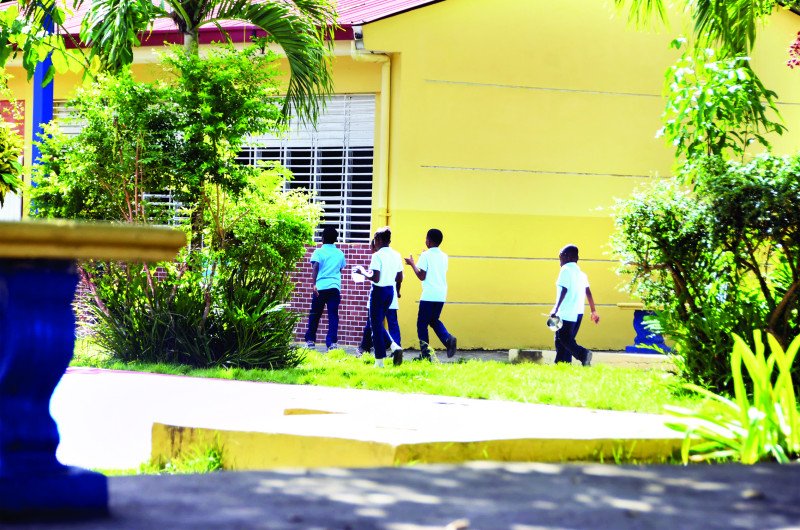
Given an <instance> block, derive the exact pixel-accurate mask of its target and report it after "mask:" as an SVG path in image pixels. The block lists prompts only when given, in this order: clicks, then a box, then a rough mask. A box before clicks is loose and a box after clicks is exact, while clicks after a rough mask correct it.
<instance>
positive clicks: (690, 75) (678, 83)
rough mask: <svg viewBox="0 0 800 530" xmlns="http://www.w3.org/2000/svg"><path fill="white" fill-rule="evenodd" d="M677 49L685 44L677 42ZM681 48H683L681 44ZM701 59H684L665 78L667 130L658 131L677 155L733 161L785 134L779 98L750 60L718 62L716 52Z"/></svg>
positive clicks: (701, 53) (710, 50)
mask: <svg viewBox="0 0 800 530" xmlns="http://www.w3.org/2000/svg"><path fill="white" fill-rule="evenodd" d="M675 42H676V43H678V42H680V41H675ZM678 46H680V44H678ZM698 54H699V55H698V56H697V57H693V56H692V55H689V54H684V55H683V56H682V57H681V58H680V59H679V60H678V62H677V63H676V64H675V65H674V66H672V67H670V68H669V69H668V70H667V73H666V86H665V91H666V92H667V94H668V99H669V101H668V104H667V109H666V112H665V114H664V120H665V125H664V127H663V128H662V129H661V131H659V135H664V136H666V138H667V139H668V140H669V141H670V142H671V143H672V145H674V146H675V155H676V157H680V156H682V155H685V156H686V157H687V158H690V159H691V158H692V157H695V156H698V155H734V156H737V157H741V156H743V155H744V152H745V149H747V147H748V146H749V145H750V144H752V143H754V142H758V143H759V144H761V145H762V146H765V147H768V146H769V142H768V140H767V138H766V135H767V134H769V133H776V134H782V133H783V131H785V130H786V128H785V127H784V126H783V125H781V124H780V123H778V122H777V121H775V119H773V118H771V117H770V114H772V115H774V116H776V117H777V116H778V110H777V108H776V106H775V99H776V97H777V96H776V94H775V93H774V92H772V91H771V90H767V88H766V87H765V86H764V84H763V83H762V82H761V80H760V79H759V78H758V77H757V76H756V75H755V72H753V70H752V69H751V68H750V59H749V58H748V57H736V58H732V59H724V60H715V59H716V54H715V52H714V50H712V49H706V50H702V52H698Z"/></svg>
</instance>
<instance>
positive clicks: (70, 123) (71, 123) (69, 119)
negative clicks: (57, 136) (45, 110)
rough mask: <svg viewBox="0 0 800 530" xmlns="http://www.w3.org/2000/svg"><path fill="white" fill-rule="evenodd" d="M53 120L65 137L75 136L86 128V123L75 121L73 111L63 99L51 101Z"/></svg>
mask: <svg viewBox="0 0 800 530" xmlns="http://www.w3.org/2000/svg"><path fill="white" fill-rule="evenodd" d="M53 120H54V121H55V122H57V123H58V128H59V129H61V132H62V133H64V134H66V135H67V136H77V135H78V134H79V133H80V132H81V131H82V130H83V128H84V127H85V126H86V123H84V122H81V121H80V120H77V119H76V116H75V109H74V108H73V107H70V106H68V105H67V101H66V100H63V99H59V100H56V101H53Z"/></svg>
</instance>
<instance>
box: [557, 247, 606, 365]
mask: <svg viewBox="0 0 800 530" xmlns="http://www.w3.org/2000/svg"><path fill="white" fill-rule="evenodd" d="M558 260H559V262H560V263H561V271H560V272H559V274H558V278H557V279H556V305H555V306H554V307H553V311H552V312H551V313H550V316H558V317H560V318H561V322H562V324H563V325H562V326H561V329H559V330H558V331H556V339H555V343H556V361H555V362H557V363H571V362H572V358H573V357H575V358H576V359H578V360H579V361H580V362H581V364H582V365H583V366H591V364H592V352H591V351H589V350H587V349H586V348H584V347H583V346H580V345H579V344H578V343H577V341H576V340H575V339H576V337H577V335H578V330H579V329H580V327H581V320H583V311H584V305H585V302H586V298H588V299H589V307H590V309H591V311H592V314H591V319H592V322H594V323H595V324H597V323H599V322H600V316H599V315H598V314H597V311H596V309H595V305H594V298H593V297H592V291H591V289H589V278H588V277H587V276H586V274H584V273H583V271H581V269H580V267H578V247H576V246H575V245H567V246H566V247H564V248H563V249H561V252H559V254H558Z"/></svg>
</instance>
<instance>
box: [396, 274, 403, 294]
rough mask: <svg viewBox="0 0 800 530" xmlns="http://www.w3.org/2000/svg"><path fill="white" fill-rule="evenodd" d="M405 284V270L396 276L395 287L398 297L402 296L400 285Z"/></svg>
mask: <svg viewBox="0 0 800 530" xmlns="http://www.w3.org/2000/svg"><path fill="white" fill-rule="evenodd" d="M402 284H403V271H400V272H398V273H397V274H396V275H395V277H394V287H395V292H396V293H397V298H400V286H401V285H402Z"/></svg>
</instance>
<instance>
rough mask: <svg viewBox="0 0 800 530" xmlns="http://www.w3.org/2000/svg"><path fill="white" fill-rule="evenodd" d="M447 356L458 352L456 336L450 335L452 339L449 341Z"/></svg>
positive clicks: (449, 356)
mask: <svg viewBox="0 0 800 530" xmlns="http://www.w3.org/2000/svg"><path fill="white" fill-rule="evenodd" d="M446 346H447V358H448V359H449V358H451V357H452V356H453V355H455V354H456V338H455V337H454V336H453V335H450V340H448V341H447V344H446Z"/></svg>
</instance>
